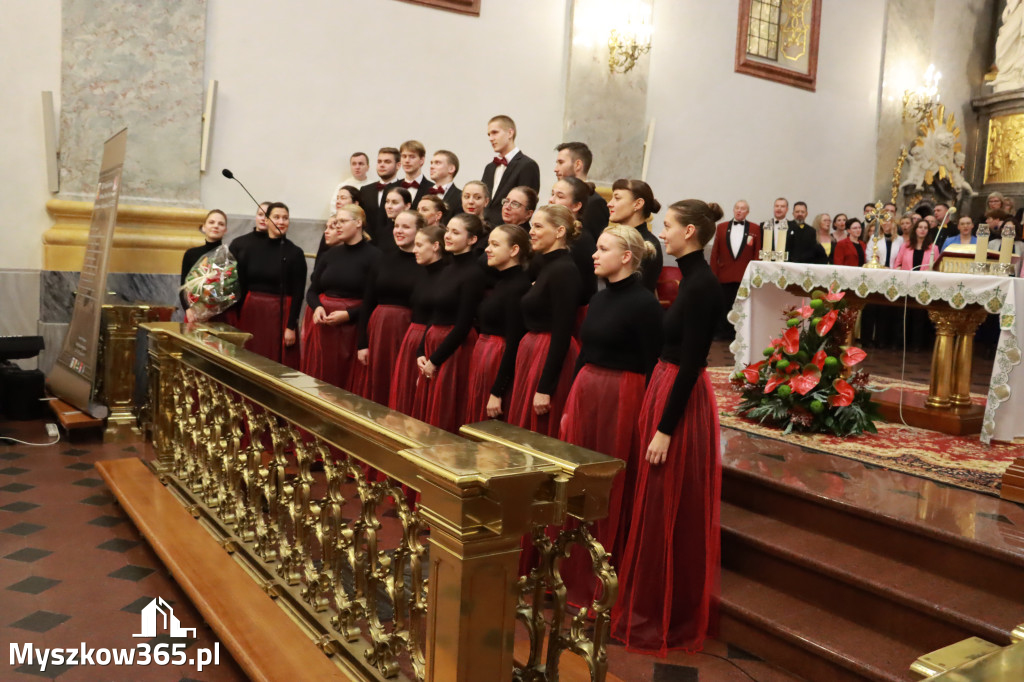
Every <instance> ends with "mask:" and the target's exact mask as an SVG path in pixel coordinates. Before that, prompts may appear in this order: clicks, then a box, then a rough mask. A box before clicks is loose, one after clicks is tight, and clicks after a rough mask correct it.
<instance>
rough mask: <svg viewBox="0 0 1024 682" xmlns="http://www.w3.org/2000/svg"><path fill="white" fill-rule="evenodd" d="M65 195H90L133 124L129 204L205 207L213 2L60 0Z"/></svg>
mask: <svg viewBox="0 0 1024 682" xmlns="http://www.w3.org/2000/svg"><path fill="white" fill-rule="evenodd" d="M61 10H62V17H61V23H62V32H63V37H62V45H61V47H62V50H63V55H62V67H61V116H60V133H61V134H60V139H61V142H60V147H61V158H60V184H61V189H60V194H59V195H58V196H59V198H61V199H72V200H84V201H90V200H92V198H93V195H94V194H95V191H96V180H97V177H98V173H99V162H100V156H101V153H102V149H103V142H104V140H106V139H107V138H108V137H110V136H111V135H113V134H114V133H116V132H117V131H118V130H120V129H121V128H122V127H125V126H127V127H128V153H127V158H126V160H125V166H124V174H123V185H122V190H121V203H122V204H139V205H158V206H178V207H182V206H187V207H196V206H199V147H200V135H201V132H202V116H203V92H204V86H203V59H204V50H205V42H206V0H177V1H176V2H140V1H138V0H136V1H135V2H118V3H114V2H96V1H95V0H62V4H61Z"/></svg>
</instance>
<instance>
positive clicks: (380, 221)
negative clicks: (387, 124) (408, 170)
mask: <svg viewBox="0 0 1024 682" xmlns="http://www.w3.org/2000/svg"><path fill="white" fill-rule="evenodd" d="M400 157H401V152H400V151H398V150H397V149H395V148H394V147H381V148H380V150H379V151H378V152H377V177H378V178H380V179H379V180H378V181H377V182H371V183H369V184H366V185H363V186H362V187H360V188H359V205H360V207H362V209H363V211H364V212H365V213H366V225H365V227H366V231H367V232H368V233H369V234H370V236H371V237H373V238H374V239H375V240H377V243H378V244H379V243H382V242H381V241H380V239H379V235H378V230H379V229H380V226H381V225H386V224H387V214H386V213H384V192H386V191H387V188H388V186H389V185H390V184H391V181H392V180H394V178H395V175H397V174H398V159H399V158H400ZM391 241H392V242H393V241H394V240H393V239H392V240H391ZM384 243H386V241H385V242H384Z"/></svg>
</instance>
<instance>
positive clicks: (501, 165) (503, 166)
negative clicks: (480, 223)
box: [481, 116, 540, 225]
mask: <svg viewBox="0 0 1024 682" xmlns="http://www.w3.org/2000/svg"><path fill="white" fill-rule="evenodd" d="M487 139H488V140H490V142H491V148H492V149H493V150H494V153H495V157H494V159H493V160H492V161H491V162H490V163H489V164H487V166H486V167H485V168H484V175H483V177H482V178H481V179H482V180H483V183H484V184H485V185H487V188H488V189H489V190H490V191H491V201H490V203H489V204H487V208H485V209H484V218H485V219H486V220H487V222H489V223H490V224H491V225H501V223H502V220H501V201H502V199H504V198H505V197H506V196H507V195H508V193H509V191H510V190H511V189H512V188H513V187H519V186H520V185H525V186H526V187H530V188H532V189H533V191H535V192H538V191H540V166H538V165H537V162H536V161H534V160H533V159H531V158H530V157H529V156H527V155H526V154H523V153H522V152H521V151H519V147H517V146H516V124H515V121H513V120H512V119H511V118H509V117H508V116H495V117H494V118H492V119H491V120H490V121H488V122H487Z"/></svg>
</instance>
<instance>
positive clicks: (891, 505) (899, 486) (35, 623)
mask: <svg viewBox="0 0 1024 682" xmlns="http://www.w3.org/2000/svg"><path fill="white" fill-rule="evenodd" d="M986 362H988V366H986V365H985V363H986ZM710 363H711V364H712V365H727V364H731V363H732V356H731V354H729V353H728V349H727V344H725V343H724V342H716V343H715V345H714V347H713V349H712V356H711V358H710ZM901 363H902V354H900V353H896V352H895V351H872V352H871V354H870V355H869V359H868V367H869V368H870V369H871V370H872V371H874V372H878V373H880V374H883V375H885V376H890V377H897V378H898V377H899V375H900V371H899V370H900V367H901ZM976 363H977V365H976V371H975V377H976V378H977V379H978V383H977V385H976V386H975V390H979V391H983V390H984V384H983V383H982V382H984V381H985V378H986V377H987V376H988V373H989V372H990V367H991V361H986V360H985V359H984V358H979V359H978V360H977V361H976ZM928 372H929V362H928V359H927V357H926V354H916V355H915V354H908V356H907V371H906V375H905V378H906V379H907V380H911V381H921V382H923V381H927V377H928ZM0 429H2V430H3V431H4V433H5V435H15V436H16V437H19V438H22V439H24V440H29V441H45V440H47V439H46V437H45V432H44V430H43V425H42V423H34V422H30V423H19V424H2V423H0ZM12 432H13V433H12ZM724 435H725V436H726V437H725V438H724V441H725V442H726V455H725V459H726V461H727V462H731V463H733V464H735V462H736V461H738V460H739V459H741V458H743V457H747V458H749V459H750V460H751V461H760V462H762V466H763V467H766V468H767V469H771V468H772V467H780V466H784V464H783V463H784V462H786V463H788V464H786V465H785V466H786V467H787V469H789V472H790V474H791V477H792V478H794V480H797V481H799V482H800V485H803V486H806V487H807V488H808V489H809V490H816V489H818V488H820V489H821V490H820V492H821V493H822V494H835V495H837V496H840V497H841V496H842V495H844V494H847V495H848V496H849V500H848V501H849V502H851V503H857V502H870V503H871V504H876V505H877V504H881V503H883V502H884V504H885V505H886V513H891V514H893V515H894V516H900V515H906V516H907V517H908V518H909V517H914V516H916V518H917V519H918V520H920V519H921V513H922V505H924V506H925V507H926V508H928V509H932V510H934V512H935V523H936V525H939V526H943V527H944V528H943V529H944V530H947V531H948V532H951V533H956V532H958V531H959V532H963V529H964V528H970V529H971V532H973V533H978V532H981V531H984V532H985V533H987V534H989V536H990V537H991V539H992V541H993V542H996V543H997V544H1002V545H1003V546H1004V547H1006V548H1007V549H1009V547H1013V546H1019V544H1020V542H1021V541H1020V540H1019V539H1018V537H1017V534H1016V533H1015V532H1012V531H1013V530H1016V527H1017V526H1020V527H1024V516H1021V512H1020V509H1019V508H1018V507H1016V506H1012V505H1008V503H1003V502H1000V501H999V500H996V499H994V498H989V497H985V496H981V495H974V494H973V493H966V491H955V490H954V491H953V492H950V491H949V490H947V489H945V488H941V489H940V488H936V487H935V485H934V484H931V483H930V482H923V483H920V486H924V487H923V488H921V489H917V488H914V487H913V486H912V485H910V484H908V483H907V481H905V480H902V479H901V481H900V482H897V483H894V482H892V481H890V480H889V478H886V477H889V476H890V475H891V474H893V475H897V476H901V477H903V478H904V479H906V478H910V479H912V478H913V477H905V476H903V475H902V474H894V472H886V471H884V470H869V469H867V468H866V467H865V465H863V464H861V463H858V462H852V461H851V460H841V459H840V458H834V459H836V460H838V463H835V462H833V463H830V464H829V466H828V467H827V469H828V471H826V472H824V473H823V472H822V471H820V470H821V468H822V467H821V459H820V453H818V454H816V455H815V456H814V458H813V462H811V461H809V460H808V461H805V460H807V459H808V456H807V455H806V453H801V451H800V449H799V448H794V447H792V446H787V445H786V444H784V443H780V442H778V441H769V440H765V439H756V437H752V436H749V435H747V434H740V433H738V432H731V431H730V432H727V433H726V434H724ZM783 450H785V452H782V451H783ZM802 454H803V456H801V455H802ZM132 456H143V457H147V456H148V454H147V451H146V446H144V445H141V444H140V445H137V446H128V447H122V446H114V445H107V446H104V445H102V444H100V443H99V442H98V440H91V441H90V440H85V441H81V442H75V443H74V444H68V443H66V442H65V443H60V444H58V445H55V446H50V447H41V448H32V447H25V446H20V445H6V444H0V632H2V633H3V638H4V639H5V640H6V642H7V643H8V644H10V643H19V644H25V643H29V642H31V643H33V644H34V645H36V646H38V647H66V648H70V647H78V646H79V645H80V643H82V642H85V643H86V644H87V645H88V646H90V647H95V648H99V647H110V648H114V647H133V646H135V645H136V644H138V643H139V642H140V641H142V640H139V639H137V638H133V637H132V635H133V634H135V633H137V632H139V631H140V627H141V626H140V616H139V614H140V612H141V610H142V608H143V607H144V606H145V605H146V604H148V603H149V602H150V601H151V600H152V599H153V598H155V597H157V596H159V597H162V598H163V599H164V600H166V601H167V602H169V603H170V604H171V605H172V606H173V607H174V612H175V616H176V617H178V618H179V620H180V621H181V624H182V626H183V627H186V628H192V627H194V628H197V637H196V638H195V639H190V640H189V641H187V642H185V643H186V644H187V645H188V646H187V648H186V652H187V653H188V654H189V655H193V654H192V652H194V651H196V650H198V649H200V648H210V647H213V646H214V644H215V642H216V638H215V637H214V636H213V634H212V633H211V631H210V630H209V629H208V628H206V627H205V625H204V624H203V622H202V619H201V617H200V615H199V614H198V613H197V612H196V611H195V609H194V608H193V607H192V606H191V604H190V603H189V602H188V599H187V598H186V597H185V596H184V594H183V593H182V592H181V590H180V589H179V588H178V587H177V585H176V584H175V583H174V581H173V580H172V579H171V578H170V577H169V576H168V574H167V572H166V570H165V569H164V568H163V565H162V564H161V563H160V561H159V559H157V557H156V556H155V555H154V554H153V552H152V551H151V550H150V548H149V546H148V545H147V544H146V542H145V540H144V539H143V538H142V537H141V536H140V535H139V533H138V532H137V530H136V529H135V527H134V526H133V525H132V523H131V522H130V521H129V520H128V518H127V517H126V516H125V515H124V514H123V513H122V512H121V510H120V509H119V508H118V506H117V505H116V504H115V502H114V500H113V497H112V496H111V495H110V493H109V492H108V491H107V490H106V488H105V486H104V484H103V482H102V480H100V478H99V477H98V476H97V475H96V473H95V471H94V469H93V464H94V463H95V462H97V461H100V460H104V459H113V458H119V457H132ZM730 458H731V459H730ZM767 469H766V471H765V472H763V473H765V474H766V475H782V474H780V473H779V472H777V471H769V470H767ZM812 470H813V471H812ZM801 472H802V473H801ZM865 472H867V473H868V474H870V475H871V476H875V477H876V478H877V477H880V478H885V481H881V480H879V486H881V488H880V489H875V490H874V491H873V492H872V491H870V490H868V489H867V488H866V487H865V486H864V485H855V484H854V483H853V482H851V481H856V480H861V481H862V482H863V480H864V476H865ZM913 480H914V481H923V479H913ZM908 485H910V487H908ZM837 486H838V488H837ZM885 486H888V487H887V488H886V487H885ZM876 487H877V486H876ZM839 488H841V489H842V490H840V489H839ZM889 488H894V489H896V492H899V493H900V494H899V495H889V496H885V495H882V493H881V492H880V490H886V489H889ZM844 491H845V492H844ZM960 492H964V493H965V495H964V496H963V498H964V499H963V500H961V499H960V496H959V493H960ZM865 494H866V495H873V497H872V500H865V499H862V498H857V496H858V495H865ZM855 498H856V499H855ZM883 498H884V499H883ZM886 500H887V501H886ZM922 500H924V501H922ZM930 500H934V502H935V504H934V505H932V504H930V503H929V501H930ZM953 502H956V503H957V505H958V506H960V507H963V509H965V510H970V511H971V512H972V516H973V519H974V520H973V521H972V522H971V523H966V522H965V519H964V518H963V517H962V515H957V514H954V515H953V517H952V520H950V518H951V517H950V516H949V507H950V504H952V503H953ZM965 513H966V512H965ZM984 529H990V530H984ZM1011 529H1012V530H1011ZM1008 531H1010V532H1008ZM1018 551H1019V550H1018ZM162 641H169V640H168V639H167V638H166V636H158V637H157V638H156V640H155V641H153V644H156V643H159V642H162ZM609 669H610V671H611V672H612V673H613V674H615V675H617V676H618V677H619V678H621V679H623V680H635V681H636V682H734V681H743V680H750V679H753V680H756V681H757V682H784V681H788V680H793V679H794V678H792V677H791V676H788V675H786V674H785V673H783V672H781V671H780V670H778V669H777V668H774V667H772V666H771V665H769V664H767V663H765V662H763V661H761V660H759V659H757V658H756V657H754V656H752V655H750V654H748V653H746V652H744V651H742V650H739V649H737V648H735V647H731V646H729V645H726V644H724V643H722V642H718V641H710V642H708V643H707V646H706V649H705V652H704V653H701V654H693V655H688V654H685V653H682V652H675V653H672V654H670V655H669V656H668V657H667V658H664V659H657V658H651V657H647V656H640V655H632V654H628V653H626V652H625V651H624V649H623V648H622V647H621V646H617V645H613V646H612V647H610V650H609ZM40 677H42V678H44V679H45V678H50V679H60V680H62V681H65V682H69V681H74V680H98V679H104V680H182V681H184V680H205V681H210V682H213V681H220V680H244V679H246V678H245V675H244V674H243V673H242V671H241V670H240V669H239V668H238V666H237V665H236V664H235V663H234V661H233V660H232V659H231V657H230V655H229V654H228V653H227V651H226V650H225V649H224V647H223V646H222V645H221V647H220V664H219V665H218V666H215V667H210V668H207V669H206V670H204V671H202V672H201V673H200V672H196V671H195V669H194V668H193V669H188V668H174V667H156V666H152V665H151V666H149V667H115V666H107V667H103V668H86V667H81V666H67V665H58V666H52V665H51V666H47V668H46V670H45V671H40V670H39V665H38V664H37V665H35V666H30V665H25V664H19V665H10V661H9V660H8V659H5V660H4V661H3V663H2V664H0V679H3V680H31V679H38V678H40ZM296 679H301V678H300V677H297V678H296Z"/></svg>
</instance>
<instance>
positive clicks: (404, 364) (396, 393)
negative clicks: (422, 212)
mask: <svg viewBox="0 0 1024 682" xmlns="http://www.w3.org/2000/svg"><path fill="white" fill-rule="evenodd" d="M409 212H410V213H416V212H415V211H411V210H410V211H409ZM416 215H417V216H419V214H418V213H416ZM413 253H414V254H415V255H416V264H417V265H418V266H419V269H420V272H419V275H418V276H417V278H416V283H415V284H414V285H413V290H412V297H411V298H410V303H411V305H412V321H411V323H410V324H409V328H408V329H406V330H405V336H403V337H402V342H401V345H400V346H399V348H398V357H397V358H396V359H395V368H394V371H393V372H394V373H393V374H392V376H391V391H390V395H389V397H388V407H390V408H391V409H392V410H398V411H399V412H401V413H402V414H407V415H409V416H410V417H415V418H416V419H419V420H421V421H426V420H425V419H424V417H425V416H426V409H427V389H428V386H427V380H426V379H422V375H421V373H420V368H419V364H418V363H417V358H419V356H420V348H421V347H422V345H423V337H424V336H425V335H426V333H427V324H428V323H429V322H430V314H431V302H432V299H431V297H430V290H431V289H432V288H433V287H434V285H435V284H436V283H437V278H438V276H439V275H440V274H441V270H442V269H443V268H444V266H445V262H444V228H443V227H440V226H439V225H435V226H434V227H422V228H420V229H419V230H417V232H416V239H415V242H414V245H413Z"/></svg>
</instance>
